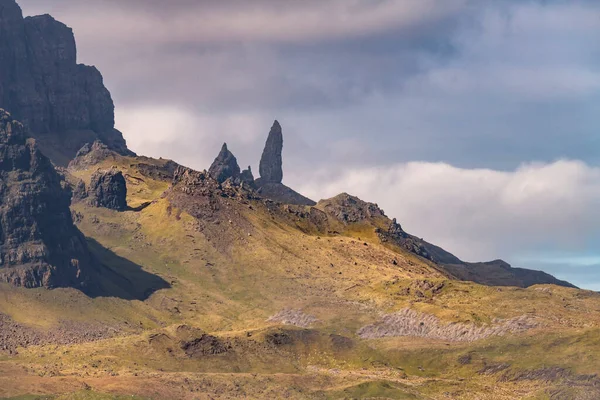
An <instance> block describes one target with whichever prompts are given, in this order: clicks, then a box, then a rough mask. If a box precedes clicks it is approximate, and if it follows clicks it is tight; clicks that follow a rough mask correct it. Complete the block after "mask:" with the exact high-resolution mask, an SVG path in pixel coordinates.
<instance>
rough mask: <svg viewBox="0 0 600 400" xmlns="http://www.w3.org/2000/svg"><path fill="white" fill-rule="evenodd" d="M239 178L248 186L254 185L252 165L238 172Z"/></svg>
mask: <svg viewBox="0 0 600 400" xmlns="http://www.w3.org/2000/svg"><path fill="white" fill-rule="evenodd" d="M240 180H241V181H242V182H244V183H247V184H249V185H250V186H252V185H254V174H252V167H250V166H248V169H245V170H243V171H242V173H241V174H240Z"/></svg>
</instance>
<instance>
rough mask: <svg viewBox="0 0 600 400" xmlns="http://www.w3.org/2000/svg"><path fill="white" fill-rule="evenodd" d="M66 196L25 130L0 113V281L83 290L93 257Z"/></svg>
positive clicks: (57, 178) (54, 171) (54, 173)
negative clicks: (73, 216)
mask: <svg viewBox="0 0 600 400" xmlns="http://www.w3.org/2000/svg"><path fill="white" fill-rule="evenodd" d="M69 204H70V192H69V191H68V190H67V189H65V187H64V186H63V182H62V180H61V178H60V176H59V175H58V173H57V172H56V170H55V169H54V167H53V166H52V164H51V163H50V160H48V158H46V157H45V156H44V155H43V154H42V153H41V152H40V151H39V150H38V148H37V146H36V143H35V141H34V140H32V139H26V137H25V128H24V127H23V125H22V124H20V123H19V122H17V121H15V120H14V119H13V118H12V117H11V116H10V115H9V114H8V113H6V112H5V111H4V110H1V109H0V282H8V283H11V284H13V285H15V286H24V287H29V288H32V287H59V286H71V287H81V286H82V285H85V283H86V281H87V279H88V272H89V271H90V269H91V268H92V267H91V264H92V258H91V256H90V253H89V252H88V249H87V245H86V242H85V239H84V237H83V235H82V234H81V233H80V232H79V230H78V229H77V228H76V227H75V226H74V225H73V222H72V219H71V212H70V210H69Z"/></svg>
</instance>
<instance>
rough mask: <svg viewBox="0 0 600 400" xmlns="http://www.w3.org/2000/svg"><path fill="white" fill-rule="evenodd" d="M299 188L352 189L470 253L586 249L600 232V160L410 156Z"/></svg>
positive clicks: (319, 193) (325, 193)
mask: <svg viewBox="0 0 600 400" xmlns="http://www.w3.org/2000/svg"><path fill="white" fill-rule="evenodd" d="M299 183H300V182H299ZM296 188H297V189H300V191H301V192H303V193H304V194H306V195H309V196H312V197H313V198H321V197H330V196H334V195H336V194H338V193H340V192H350V193H352V194H355V195H357V196H359V197H361V198H363V199H365V200H369V201H372V202H378V203H379V205H380V206H381V207H382V208H383V209H384V210H385V211H386V212H387V214H388V215H389V216H390V217H397V218H398V220H399V221H400V222H401V224H402V225H403V227H404V228H405V229H406V230H407V231H409V232H411V233H413V234H416V235H418V236H421V237H423V238H425V239H426V240H428V241H430V242H432V243H435V244H437V245H441V246H442V247H444V248H446V249H447V250H449V251H451V252H453V253H455V254H456V255H457V256H459V257H461V258H463V259H466V260H469V261H482V260H490V259H494V258H504V259H507V260H508V261H510V260H511V257H512V258H513V259H515V258H516V257H517V255H518V254H522V253H530V252H534V251H538V250H542V251H545V250H553V251H563V252H571V251H585V250H586V249H587V245H588V244H589V241H590V239H591V238H593V237H595V236H597V235H598V234H600V209H599V207H598V204H600V168H594V167H590V166H588V165H586V164H584V163H582V162H579V161H567V160H562V161H557V162H554V163H550V164H524V165H522V166H521V167H519V168H518V169H517V170H515V171H509V172H505V171H494V170H489V169H461V168H456V167H453V166H451V165H448V164H444V163H423V162H412V163H407V164H397V165H393V166H389V167H375V168H365V169H355V170H348V171H347V172H345V173H343V174H341V175H340V176H338V177H337V178H334V179H331V178H330V179H328V180H321V179H320V178H319V176H318V174H317V175H316V176H315V177H314V179H311V180H306V181H305V183H304V184H300V185H296Z"/></svg>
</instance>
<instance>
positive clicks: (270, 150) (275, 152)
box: [259, 121, 283, 183]
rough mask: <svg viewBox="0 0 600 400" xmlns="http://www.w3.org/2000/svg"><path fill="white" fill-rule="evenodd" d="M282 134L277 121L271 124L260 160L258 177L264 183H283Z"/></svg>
mask: <svg viewBox="0 0 600 400" xmlns="http://www.w3.org/2000/svg"><path fill="white" fill-rule="evenodd" d="M282 151H283V132H282V130H281V125H280V124H279V122H278V121H275V122H274V123H273V127H272V128H271V132H269V137H268V138H267V143H266V145H265V149H264V151H263V154H262V157H261V159H260V169H259V172H260V177H261V178H262V181H264V182H272V183H281V182H283V159H282V155H281V153H282Z"/></svg>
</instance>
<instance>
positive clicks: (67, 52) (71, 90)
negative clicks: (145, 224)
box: [0, 0, 128, 166]
mask: <svg viewBox="0 0 600 400" xmlns="http://www.w3.org/2000/svg"><path fill="white" fill-rule="evenodd" d="M0 107H1V108H4V109H6V110H8V111H9V112H11V113H12V114H13V115H14V116H15V118H17V119H18V120H20V121H22V122H23V124H24V125H25V126H26V128H27V129H28V130H29V132H30V134H31V135H32V136H33V137H35V138H36V139H37V141H38V144H39V146H40V148H41V149H42V150H43V151H44V153H45V154H47V155H48V156H49V157H50V158H51V160H52V161H53V162H54V163H55V164H58V165H63V166H66V165H67V164H68V162H69V160H71V159H72V158H73V157H74V156H75V154H76V153H77V150H79V149H80V148H81V147H82V146H83V145H84V144H85V143H92V142H94V141H95V140H100V141H102V142H104V143H105V144H106V145H107V146H109V147H110V148H111V149H113V150H116V151H117V152H120V153H123V154H125V153H128V150H127V146H126V143H125V140H124V139H123V136H122V134H121V133H120V132H119V131H117V130H115V129H114V125H115V118H114V105H113V101H112V98H111V95H110V93H109V92H108V90H107V89H106V87H105V86H104V84H103V79H102V75H101V74H100V72H99V71H98V70H97V69H96V68H95V67H90V66H86V65H81V64H77V50H76V46H75V38H74V35H73V31H72V30H71V28H69V27H67V26H66V25H64V24H63V23H61V22H58V21H56V20H55V19H54V18H52V17H51V16H49V15H41V16H36V17H28V18H23V14H22V11H21V9H20V7H19V6H18V5H17V3H16V2H15V1H14V0H0Z"/></svg>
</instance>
